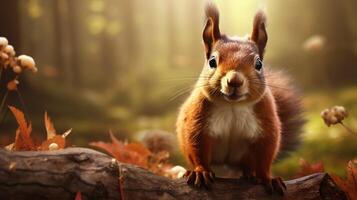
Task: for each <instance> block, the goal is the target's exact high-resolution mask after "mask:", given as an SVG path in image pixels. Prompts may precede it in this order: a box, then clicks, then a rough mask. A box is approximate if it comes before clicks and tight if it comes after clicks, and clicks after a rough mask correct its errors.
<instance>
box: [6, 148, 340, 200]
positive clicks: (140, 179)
mask: <svg viewBox="0 0 357 200" xmlns="http://www.w3.org/2000/svg"><path fill="white" fill-rule="evenodd" d="M285 183H286V185H287V192H286V195H285V197H279V196H276V195H268V194H266V193H265V191H264V189H263V187H262V186H261V185H254V184H251V183H248V182H246V181H244V180H240V179H223V178H217V180H216V181H215V183H214V185H213V186H212V189H211V190H209V191H207V190H205V189H194V188H192V187H190V186H188V185H187V184H186V183H185V181H184V180H183V179H178V180H171V179H168V178H165V177H161V176H158V175H155V174H152V173H151V172H149V171H147V170H146V169H143V168H140V167H136V166H133V165H129V164H123V163H118V162H116V161H115V160H114V159H113V158H111V157H109V156H107V155H105V154H102V153H99V152H97V151H94V150H91V149H85V148H67V149H65V150H59V151H37V152H30V151H27V152H9V151H6V150H0V199H28V198H29V197H31V198H32V199H57V200H62V199H71V200H72V199H74V198H75V195H76V193H77V192H78V191H80V192H81V194H82V199H185V200H187V199H295V200H300V199H304V200H307V199H329V200H334V199H336V200H337V199H338V200H343V199H347V198H346V196H345V194H344V192H342V191H341V190H340V189H339V188H338V187H337V186H336V185H335V183H334V182H333V181H332V179H331V178H330V176H329V175H328V174H325V173H317V174H313V175H310V176H306V177H302V178H299V179H295V180H290V181H286V182H285Z"/></svg>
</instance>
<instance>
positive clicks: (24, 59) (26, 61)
mask: <svg viewBox="0 0 357 200" xmlns="http://www.w3.org/2000/svg"><path fill="white" fill-rule="evenodd" d="M18 59H19V62H20V63H19V64H20V65H21V67H23V68H28V69H30V70H31V71H33V72H37V68H36V66H35V61H34V60H33V58H32V57H31V56H27V55H21V56H19V57H18Z"/></svg>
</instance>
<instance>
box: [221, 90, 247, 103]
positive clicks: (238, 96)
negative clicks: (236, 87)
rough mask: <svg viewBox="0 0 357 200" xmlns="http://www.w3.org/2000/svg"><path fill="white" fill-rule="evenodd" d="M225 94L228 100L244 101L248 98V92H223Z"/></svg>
mask: <svg viewBox="0 0 357 200" xmlns="http://www.w3.org/2000/svg"><path fill="white" fill-rule="evenodd" d="M223 95H224V98H225V99H226V100H227V101H243V100H245V99H246V98H247V96H248V93H243V94H239V93H236V92H233V93H232V94H224V93H223Z"/></svg>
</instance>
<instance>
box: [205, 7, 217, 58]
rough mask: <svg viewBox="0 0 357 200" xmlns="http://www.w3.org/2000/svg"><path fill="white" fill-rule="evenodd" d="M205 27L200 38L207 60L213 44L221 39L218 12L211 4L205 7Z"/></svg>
mask: <svg viewBox="0 0 357 200" xmlns="http://www.w3.org/2000/svg"><path fill="white" fill-rule="evenodd" d="M205 14H206V25H205V27H204V29H203V33H202V38H203V42H204V44H205V49H206V58H207V59H208V58H209V56H210V54H211V51H212V47H213V45H214V43H215V42H216V41H217V40H219V39H220V38H221V33H220V31H219V12H218V9H217V7H216V5H214V4H213V3H211V2H210V3H207V4H206V7H205Z"/></svg>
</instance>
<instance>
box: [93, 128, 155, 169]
mask: <svg viewBox="0 0 357 200" xmlns="http://www.w3.org/2000/svg"><path fill="white" fill-rule="evenodd" d="M109 135H110V138H111V140H112V142H111V143H106V142H101V141H99V142H91V143H90V145H92V146H95V147H99V148H101V149H103V150H105V151H107V152H108V153H109V154H110V155H112V156H113V157H114V158H116V159H117V160H118V161H120V162H124V163H131V164H134V165H138V166H141V167H144V168H147V166H148V157H149V155H150V154H151V152H150V151H149V150H148V149H147V148H146V147H145V146H144V145H143V144H141V143H129V144H124V143H123V142H121V141H119V140H118V139H117V138H116V137H115V136H114V135H113V133H112V132H111V131H109Z"/></svg>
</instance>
